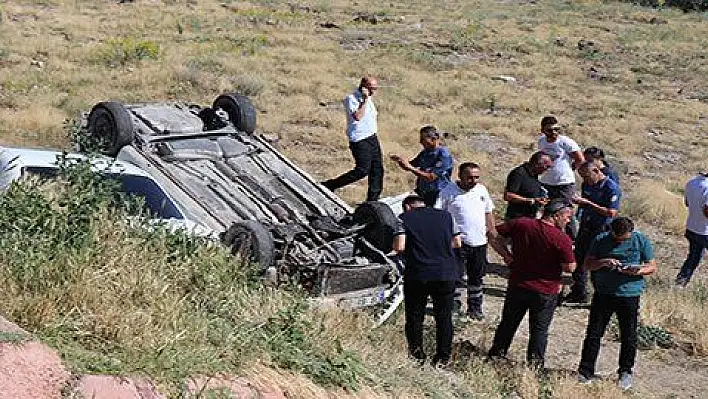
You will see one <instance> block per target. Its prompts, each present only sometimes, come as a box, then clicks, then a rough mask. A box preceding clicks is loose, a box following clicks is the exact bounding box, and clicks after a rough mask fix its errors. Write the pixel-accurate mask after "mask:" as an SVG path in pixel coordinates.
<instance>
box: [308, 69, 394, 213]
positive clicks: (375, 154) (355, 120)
mask: <svg viewBox="0 0 708 399" xmlns="http://www.w3.org/2000/svg"><path fill="white" fill-rule="evenodd" d="M378 89H379V83H378V81H377V80H376V78H374V77H373V76H364V77H363V78H361V83H360V84H359V88H357V89H356V90H355V91H354V92H353V93H351V94H349V95H348V96H347V97H346V98H345V99H344V108H345V111H346V113H347V137H348V139H349V150H351V152H352V156H354V163H355V166H354V169H352V170H350V171H349V172H346V173H344V174H342V175H341V176H339V177H336V178H334V179H329V180H326V181H323V182H322V185H323V186H325V187H327V188H328V189H330V190H332V191H334V190H336V189H338V188H341V187H344V186H346V185H349V184H351V183H354V182H355V181H358V180H361V179H363V178H364V177H366V176H368V177H369V189H368V192H367V194H366V200H367V201H376V200H378V199H379V196H380V195H381V191H383V176H384V169H383V156H382V152H381V144H380V143H379V139H378V137H377V136H376V133H377V132H378V125H377V120H376V117H377V115H378V112H377V111H376V106H375V105H374V100H373V96H374V94H376V90H378Z"/></svg>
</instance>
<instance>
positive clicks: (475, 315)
mask: <svg viewBox="0 0 708 399" xmlns="http://www.w3.org/2000/svg"><path fill="white" fill-rule="evenodd" d="M467 316H469V318H470V319H472V320H477V321H482V320H484V312H482V311H481V310H472V311H469V312H467Z"/></svg>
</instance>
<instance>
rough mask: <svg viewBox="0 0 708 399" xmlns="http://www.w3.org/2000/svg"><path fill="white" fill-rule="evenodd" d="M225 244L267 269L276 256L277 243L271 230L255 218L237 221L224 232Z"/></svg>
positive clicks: (237, 253) (232, 251)
mask: <svg viewBox="0 0 708 399" xmlns="http://www.w3.org/2000/svg"><path fill="white" fill-rule="evenodd" d="M223 239H224V244H226V245H228V246H230V247H231V253H232V254H234V255H239V256H241V259H248V260H250V261H251V262H253V263H257V264H258V265H259V266H260V267H261V269H262V270H266V269H267V268H268V267H269V266H270V265H271V264H272V263H273V260H274V258H275V244H274V243H273V236H272V235H271V234H270V231H268V229H267V228H266V227H265V226H263V225H262V224H261V223H258V222H256V221H255V220H244V221H241V222H235V223H234V224H232V225H231V227H229V229H228V230H227V231H226V234H224V238H223Z"/></svg>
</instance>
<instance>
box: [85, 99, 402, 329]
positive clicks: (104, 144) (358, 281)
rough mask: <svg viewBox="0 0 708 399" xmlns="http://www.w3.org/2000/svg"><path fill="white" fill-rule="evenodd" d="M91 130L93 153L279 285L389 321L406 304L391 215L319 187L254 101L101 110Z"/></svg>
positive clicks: (88, 123) (382, 207) (90, 119)
mask: <svg viewBox="0 0 708 399" xmlns="http://www.w3.org/2000/svg"><path fill="white" fill-rule="evenodd" d="M83 127H84V136H83V138H84V139H85V140H81V141H80V142H81V146H82V147H83V150H87V149H89V148H90V147H91V146H92V145H97V146H98V148H100V150H101V152H103V153H104V154H106V155H110V156H115V157H116V158H117V159H118V160H119V161H122V162H127V163H130V164H132V165H135V166H137V167H138V168H139V169H141V170H143V171H145V172H146V173H147V174H149V175H150V177H151V178H152V179H154V180H155V181H156V182H157V183H158V185H159V186H160V187H162V188H163V189H164V190H165V191H166V192H167V193H168V194H169V196H170V198H171V199H172V200H173V201H174V202H175V203H176V204H177V207H178V208H179V209H180V210H182V212H183V214H184V218H185V219H188V220H192V221H194V222H196V223H199V224H200V225H203V226H205V227H207V228H209V229H211V230H214V231H217V232H219V233H220V237H221V241H222V243H223V244H224V245H227V246H230V247H232V248H233V251H234V252H239V253H241V254H242V255H244V256H246V257H248V259H250V260H251V261H253V262H257V263H258V264H259V265H260V266H261V268H262V270H263V273H264V276H266V277H267V278H268V279H269V280H270V281H271V282H273V283H277V284H280V283H284V282H292V281H296V282H298V283H299V284H300V285H302V286H303V287H304V288H305V289H306V290H307V291H308V292H309V293H310V294H311V295H312V296H313V297H317V298H320V299H323V300H324V301H325V302H327V303H332V304H337V305H339V306H343V307H348V308H356V307H364V306H372V305H378V306H380V307H381V309H380V310H381V311H380V312H379V315H378V317H377V322H379V323H380V322H383V321H384V320H385V319H386V318H387V317H388V316H390V314H391V313H392V312H393V311H394V310H395V308H396V307H397V306H398V304H400V302H401V299H402V295H403V294H402V286H401V279H402V276H401V271H400V268H399V267H400V265H398V264H397V263H396V262H394V261H393V260H392V259H390V258H389V257H388V256H387V255H386V253H387V252H388V251H389V250H390V248H391V240H392V236H393V232H394V229H395V226H396V222H397V219H396V216H395V215H394V214H393V212H392V211H391V209H390V208H389V207H388V206H387V205H386V204H384V203H381V202H367V203H364V204H362V205H360V206H359V207H358V208H357V209H356V210H354V209H352V208H351V207H349V206H348V205H347V204H346V203H344V202H343V201H342V200H341V199H339V198H338V197H337V196H336V195H334V194H333V193H332V192H330V191H329V190H327V189H326V188H324V187H323V186H321V185H319V184H318V183H317V182H316V181H314V180H313V179H312V178H311V177H310V176H309V175H308V174H307V173H305V172H304V171H303V170H301V169H300V168H298V167H297V166H296V165H294V164H293V163H292V162H290V161H289V160H288V159H286V158H285V157H284V156H283V155H282V154H281V153H280V152H278V151H277V150H276V149H275V148H273V146H271V145H270V144H269V143H268V142H267V140H266V139H265V138H264V137H262V136H261V135H259V134H256V133H255V130H256V110H255V109H254V107H253V106H252V105H251V103H250V101H249V100H248V98H246V97H244V96H241V95H238V94H224V95H221V96H219V97H217V98H216V100H215V101H214V102H213V104H212V106H211V107H202V106H197V105H191V104H185V103H154V104H121V103H117V102H101V103H98V104H96V105H95V106H94V107H93V108H92V109H91V111H90V112H89V113H86V114H84V115H83Z"/></svg>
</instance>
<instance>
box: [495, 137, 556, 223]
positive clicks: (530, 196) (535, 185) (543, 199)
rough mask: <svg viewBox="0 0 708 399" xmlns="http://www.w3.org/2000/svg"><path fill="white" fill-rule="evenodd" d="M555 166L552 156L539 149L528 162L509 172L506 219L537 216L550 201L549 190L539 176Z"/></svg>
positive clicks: (505, 198)
mask: <svg viewBox="0 0 708 399" xmlns="http://www.w3.org/2000/svg"><path fill="white" fill-rule="evenodd" d="M551 166H553V160H551V157H550V156H549V155H548V154H546V153H545V152H543V151H537V152H535V153H534V154H533V155H531V158H529V160H528V161H527V162H524V163H523V164H521V165H519V166H517V167H516V168H514V169H512V170H511V172H509V175H508V176H507V178H506V188H505V189H504V201H506V202H508V203H509V205H508V206H507V207H506V214H505V216H504V219H505V220H510V219H514V218H517V217H519V216H526V217H530V218H535V217H536V214H537V213H538V211H539V210H540V209H541V207H543V205H546V203H548V192H547V191H546V189H545V187H543V185H542V184H541V182H539V181H538V176H539V175H541V174H542V173H543V172H545V171H547V170H548V169H550V168H551Z"/></svg>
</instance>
